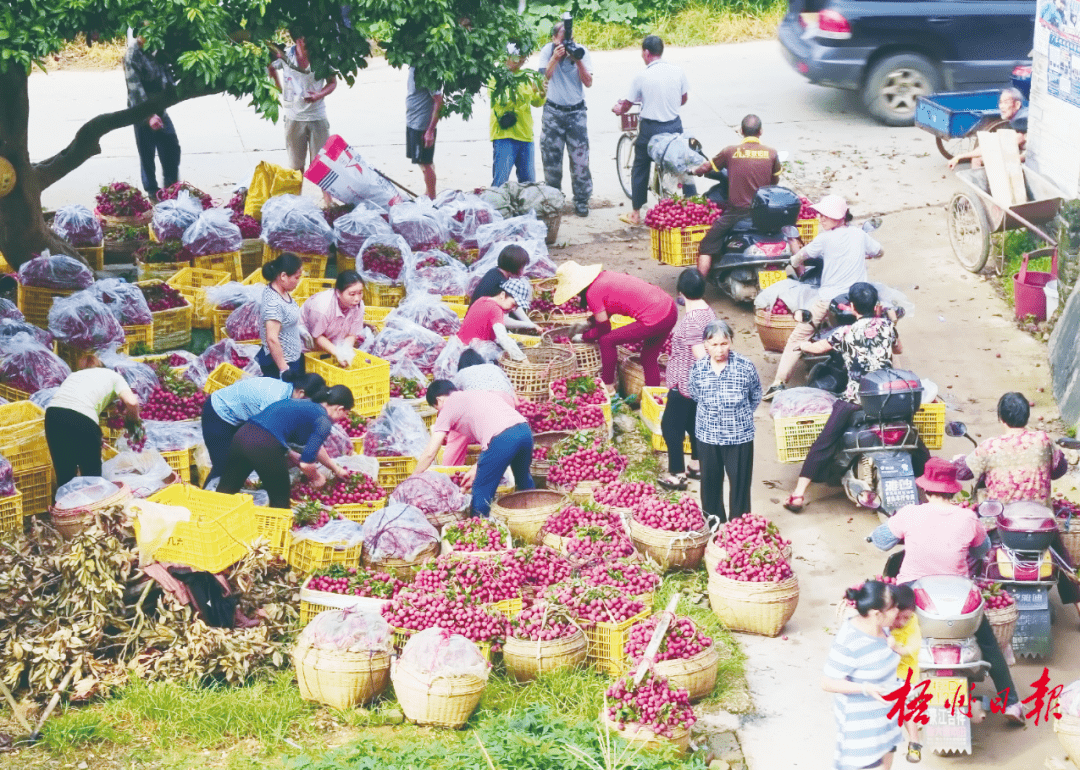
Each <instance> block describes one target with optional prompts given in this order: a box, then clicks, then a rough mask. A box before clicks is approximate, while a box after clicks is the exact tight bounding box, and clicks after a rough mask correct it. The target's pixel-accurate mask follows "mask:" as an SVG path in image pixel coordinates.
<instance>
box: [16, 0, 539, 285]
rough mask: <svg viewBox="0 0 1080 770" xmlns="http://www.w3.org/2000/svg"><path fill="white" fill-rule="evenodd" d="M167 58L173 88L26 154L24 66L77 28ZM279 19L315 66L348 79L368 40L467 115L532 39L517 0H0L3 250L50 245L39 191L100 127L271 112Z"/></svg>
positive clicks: (77, 160)
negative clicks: (239, 106)
mask: <svg viewBox="0 0 1080 770" xmlns="http://www.w3.org/2000/svg"><path fill="white" fill-rule="evenodd" d="M129 27H130V28H132V29H134V30H136V33H137V34H138V35H139V36H141V37H142V38H143V39H144V41H145V45H144V47H145V49H146V50H148V51H154V52H156V56H157V59H158V61H159V62H161V63H163V64H165V65H166V66H168V67H169V68H170V70H171V72H172V75H173V78H174V80H175V87H174V88H173V89H170V90H168V91H166V92H165V93H164V94H162V95H160V96H155V97H154V98H152V99H151V100H150V101H149V102H147V103H146V104H144V105H139V106H136V107H133V108H126V107H124V106H123V105H116V106H115V108H114V110H113V111H112V112H106V113H102V114H101V115H98V116H94V117H91V118H90V119H89V120H88V121H87V122H86V123H85V124H84V125H83V126H82V127H81V128H80V129H79V130H78V132H77V133H76V136H75V137H74V138H73V139H72V141H71V143H70V144H69V145H68V146H67V147H66V148H64V149H63V150H62V151H61V152H60V153H58V154H57V155H55V156H53V157H52V158H46V159H42V160H39V161H37V162H31V160H30V158H29V156H28V153H27V130H28V117H29V90H28V77H29V75H30V72H31V70H32V68H33V67H34V66H35V65H39V66H40V65H41V63H42V62H43V61H44V60H46V59H47V58H48V57H49V56H51V55H53V54H55V53H57V52H59V51H60V50H61V49H63V48H64V46H65V45H67V44H68V43H69V42H70V41H72V40H74V39H75V38H76V36H77V35H78V34H79V33H85V35H86V38H87V39H88V40H91V39H99V38H101V39H116V38H118V37H123V36H124V35H125V34H126V32H127V30H128V28H129ZM283 30H292V31H293V33H294V34H296V35H299V36H303V37H304V38H305V39H306V41H307V45H308V51H309V54H310V57H311V60H312V65H313V68H314V71H315V74H316V76H318V77H327V76H330V75H334V76H337V77H339V78H341V79H343V80H344V81H345V82H346V83H348V84H350V85H351V84H352V83H353V80H354V78H355V75H356V73H357V72H358V71H359V70H360V69H362V68H364V67H365V66H366V65H367V62H368V59H369V58H370V57H371V56H372V49H371V45H370V43H369V39H370V38H372V37H373V36H374V34H375V31H376V30H378V33H379V34H378V37H379V44H380V46H381V47H382V49H383V52H384V54H385V56H386V59H387V61H388V62H389V63H390V64H391V65H392V66H395V67H399V66H409V65H415V66H416V67H417V81H418V83H419V84H420V85H421V86H425V87H428V88H436V87H438V86H440V85H441V86H442V87H443V91H444V103H445V106H444V111H445V112H447V113H455V112H456V113H461V114H464V115H466V116H468V115H469V114H470V112H471V110H472V98H473V96H474V95H475V94H476V93H477V92H478V91H479V90H480V89H481V88H482V87H483V86H484V85H486V84H487V83H488V82H489V81H491V80H494V81H495V84H496V90H498V91H500V92H501V91H503V90H504V89H506V88H507V87H509V86H510V84H511V82H512V80H513V78H512V77H511V75H510V73H509V72H508V70H507V69H506V67H505V66H503V63H504V62H505V59H506V44H507V42H508V41H511V40H514V41H519V42H521V43H524V44H525V46H526V47H529V46H530V45H531V42H532V33H531V31H530V29H529V27H528V26H527V25H526V23H525V21H524V20H523V18H522V17H521V16H519V15H518V14H517V12H516V2H514V0H352V2H349V3H347V4H346V3H345V0H5V2H3V3H0V104H2V105H3V108H2V109H0V157H5V158H7V159H8V160H10V161H11V163H12V165H13V166H14V167H15V169H16V173H17V175H18V182H17V186H16V189H15V191H13V192H12V194H11V195H10V196H8V198H5V199H0V251H3V252H4V253H5V254H7V255H8V256H10V257H13V260H12V261H13V263H14V264H19V263H20V262H22V261H24V259H25V258H26V255H27V254H28V253H29V252H31V251H39V250H40V249H42V248H46V247H53V246H55V245H57V244H56V242H55V239H54V238H53V237H52V236H51V235H50V234H49V233H48V231H47V230H46V229H45V228H44V225H43V224H42V223H40V219H41V211H40V197H41V191H42V190H44V189H46V188H48V187H49V186H50V185H52V184H53V183H55V182H56V181H57V180H59V179H61V178H62V177H63V176H64V175H66V174H68V173H70V172H71V171H73V170H74V169H76V168H78V167H79V166H80V165H81V164H82V163H84V162H86V160H88V159H89V158H91V157H93V156H94V155H96V154H97V153H99V152H100V151H101V149H100V144H99V142H100V139H101V137H102V136H104V135H105V134H106V133H108V132H110V131H114V130H116V129H118V128H122V127H125V126H130V125H132V124H134V123H136V122H139V121H142V120H146V119H147V118H149V117H150V116H151V115H153V114H155V113H158V112H160V111H162V110H164V109H166V108H167V107H169V106H171V105H173V104H176V103H178V102H181V101H184V100H186V99H191V98H195V97H198V96H204V95H207V94H215V93H227V94H230V95H232V96H235V97H239V98H249V99H250V101H251V104H252V106H253V107H254V108H255V109H256V110H258V111H259V112H260V113H262V114H264V115H266V116H267V117H269V118H273V119H276V117H277V108H278V98H277V92H276V91H274V90H273V88H272V86H271V83H270V80H269V78H268V77H267V75H266V66H267V64H268V63H269V62H270V61H271V49H270V47H269V45H268V44H269V43H272V42H275V41H277V42H279V43H280V42H282V41H283V40H284V35H283Z"/></svg>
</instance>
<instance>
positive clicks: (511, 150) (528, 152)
mask: <svg viewBox="0 0 1080 770" xmlns="http://www.w3.org/2000/svg"><path fill="white" fill-rule="evenodd" d="M515 166H516V167H517V180H518V181H519V182H535V181H536V172H535V171H534V164H533V143H532V142H519V141H518V140H517V139H493V140H492V141H491V174H492V182H491V186H492V187H500V186H501V185H504V184H506V180H507V179H509V178H510V171H511V169H513V168H514V167H515Z"/></svg>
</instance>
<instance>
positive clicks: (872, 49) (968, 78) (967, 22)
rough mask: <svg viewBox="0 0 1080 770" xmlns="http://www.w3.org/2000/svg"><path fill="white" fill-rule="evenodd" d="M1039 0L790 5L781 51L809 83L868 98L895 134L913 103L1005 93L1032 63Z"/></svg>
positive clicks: (808, 1)
mask: <svg viewBox="0 0 1080 770" xmlns="http://www.w3.org/2000/svg"><path fill="white" fill-rule="evenodd" d="M1034 30H1035V0H923V1H922V2H894V1H893V0H869V1H864V0H789V2H788V12H787V15H786V16H785V17H784V20H783V21H782V22H781V23H780V30H779V35H780V44H781V45H782V46H783V47H784V54H785V55H786V56H787V58H788V61H790V62H791V65H792V66H793V67H794V68H795V69H796V70H797V71H798V72H800V73H801V74H803V75H805V76H806V77H807V78H809V79H810V82H811V83H818V84H819V85H823V86H833V87H835V88H846V89H849V90H853V91H860V92H861V93H862V97H863V103H864V104H865V105H866V107H867V109H869V110H870V113H871V114H872V115H873V116H874V117H875V118H877V119H878V120H880V121H881V122H882V123H885V124H887V125H890V126H908V125H911V123H912V121H913V120H914V118H915V97H916V96H920V95H925V94H932V93H935V92H940V91H973V90H977V89H983V88H997V87H1004V86H1007V85H1008V84H1009V74H1010V73H1011V72H1012V69H1013V67H1014V66H1016V65H1017V64H1021V63H1023V62H1025V61H1026V60H1027V59H1028V56H1029V51H1030V50H1031V47H1032V39H1033V37H1034Z"/></svg>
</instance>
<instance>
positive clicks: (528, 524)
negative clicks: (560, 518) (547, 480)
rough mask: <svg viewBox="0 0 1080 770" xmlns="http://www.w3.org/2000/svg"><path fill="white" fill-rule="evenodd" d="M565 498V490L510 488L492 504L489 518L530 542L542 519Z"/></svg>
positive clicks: (538, 529)
mask: <svg viewBox="0 0 1080 770" xmlns="http://www.w3.org/2000/svg"><path fill="white" fill-rule="evenodd" d="M568 502H569V499H568V498H567V496H566V495H565V494H562V493H561V492H556V491H554V490H550V489H527V490H525V491H523V492H511V493H510V494H508V495H503V496H502V497H500V498H498V499H497V500H496V501H495V502H494V503H492V504H491V518H493V519H495V520H497V521H501V522H503V523H504V524H506V527H507V529H509V530H510V534H511V536H513V537H514V538H517V539H518V540H521V541H523V542H525V543H533V542H535V541H536V538H537V535H539V534H540V528H541V527H543V526H544V523H545V522H546V521H547V520H548V519H549V518H551V517H552V516H553V515H554V514H555V513H557V512H558V511H559V509H561V508H562V507H563V506H564V505H566V504H567V503H568Z"/></svg>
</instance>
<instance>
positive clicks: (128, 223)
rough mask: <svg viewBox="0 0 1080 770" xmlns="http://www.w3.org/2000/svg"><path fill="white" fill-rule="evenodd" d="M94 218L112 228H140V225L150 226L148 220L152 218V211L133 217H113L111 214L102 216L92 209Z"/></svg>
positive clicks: (95, 209)
mask: <svg viewBox="0 0 1080 770" xmlns="http://www.w3.org/2000/svg"><path fill="white" fill-rule="evenodd" d="M94 216H96V217H97V218H98V219H100V220H101V221H102V222H104V223H105V224H106V225H112V226H113V227H117V226H123V227H141V226H142V225H147V224H150V220H151V219H153V217H154V210H153V209H150V210H149V211H144V212H143V213H141V214H136V215H134V216H123V217H118V216H113V215H112V214H102V213H101V212H100V211H98V210H97V208H96V207H95V208H94Z"/></svg>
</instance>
